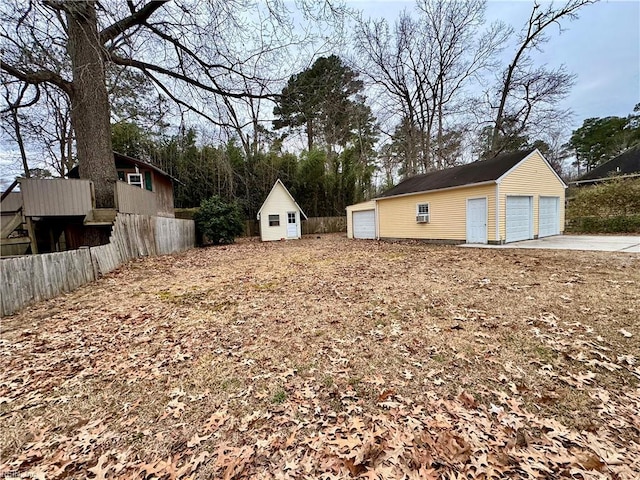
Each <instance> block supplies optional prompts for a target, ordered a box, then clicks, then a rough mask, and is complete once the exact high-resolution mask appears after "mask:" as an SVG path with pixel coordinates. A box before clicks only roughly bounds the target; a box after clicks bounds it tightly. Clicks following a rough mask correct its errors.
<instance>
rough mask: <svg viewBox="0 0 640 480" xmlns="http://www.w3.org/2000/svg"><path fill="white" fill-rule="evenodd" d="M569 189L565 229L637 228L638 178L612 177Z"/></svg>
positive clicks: (634, 230)
mask: <svg viewBox="0 0 640 480" xmlns="http://www.w3.org/2000/svg"><path fill="white" fill-rule="evenodd" d="M571 193H572V194H571ZM571 193H570V194H569V198H568V201H567V210H566V216H567V232H575V233H638V232H640V179H616V180H612V181H609V182H606V183H602V184H599V185H594V186H591V187H582V188H579V189H576V190H575V191H573V192H571Z"/></svg>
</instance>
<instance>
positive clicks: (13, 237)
mask: <svg viewBox="0 0 640 480" xmlns="http://www.w3.org/2000/svg"><path fill="white" fill-rule="evenodd" d="M114 158H115V164H116V170H117V172H118V179H117V180H115V179H114V195H115V208H96V205H95V196H94V193H93V182H91V181H90V180H86V179H80V178H78V176H79V175H78V169H77V167H76V168H74V169H72V170H71V171H70V172H69V178H68V179H65V178H52V179H38V178H20V179H18V180H16V181H15V182H14V183H13V184H12V185H11V187H10V188H9V189H8V190H7V191H6V192H4V193H3V194H2V199H1V200H0V202H1V204H0V210H1V211H2V216H1V220H2V224H1V226H2V230H1V234H0V246H1V247H2V250H1V253H2V255H3V256H5V255H23V254H25V253H28V252H31V253H45V252H56V251H62V250H70V249H75V248H78V247H80V246H82V245H83V243H84V241H83V238H85V236H84V234H83V232H86V231H87V230H89V229H91V230H92V231H93V232H94V233H95V235H94V238H95V239H97V242H98V244H99V243H107V242H108V239H109V235H110V232H111V227H112V225H113V222H114V220H115V218H116V215H117V214H118V213H131V214H139V215H149V216H160V217H174V216H175V215H174V208H173V181H176V180H175V179H174V178H172V177H171V176H170V175H169V174H167V173H166V172H163V171H162V170H160V169H159V168H157V167H156V166H154V165H151V164H149V163H146V162H143V161H142V160H138V159H135V158H131V157H128V156H126V155H121V154H119V153H114ZM18 185H19V188H20V190H19V191H17V190H15V187H17V186H18Z"/></svg>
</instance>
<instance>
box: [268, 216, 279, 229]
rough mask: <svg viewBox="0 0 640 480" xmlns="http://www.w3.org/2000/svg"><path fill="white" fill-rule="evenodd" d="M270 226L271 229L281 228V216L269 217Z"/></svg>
mask: <svg viewBox="0 0 640 480" xmlns="http://www.w3.org/2000/svg"><path fill="white" fill-rule="evenodd" d="M269 226H270V227H279V226H280V215H269Z"/></svg>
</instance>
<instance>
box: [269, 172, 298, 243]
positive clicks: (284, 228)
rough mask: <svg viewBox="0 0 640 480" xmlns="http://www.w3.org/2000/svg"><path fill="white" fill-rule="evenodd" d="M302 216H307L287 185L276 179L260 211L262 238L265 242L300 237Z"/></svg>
mask: <svg viewBox="0 0 640 480" xmlns="http://www.w3.org/2000/svg"><path fill="white" fill-rule="evenodd" d="M302 217H304V218H307V216H306V215H305V214H304V212H303V211H302V209H301V208H300V206H299V205H298V204H297V203H296V201H295V199H294V198H293V196H292V195H291V194H290V193H289V190H287V187H285V186H284V184H283V183H282V182H281V181H280V179H278V180H276V183H274V185H273V188H272V189H271V191H270V192H269V195H267V199H266V200H265V201H264V203H263V204H262V207H260V210H259V211H258V221H259V222H260V239H261V240H262V241H263V242H268V241H273V240H285V239H293V238H300V237H301V236H302V227H301V225H300V223H301V220H302Z"/></svg>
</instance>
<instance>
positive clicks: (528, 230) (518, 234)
mask: <svg viewBox="0 0 640 480" xmlns="http://www.w3.org/2000/svg"><path fill="white" fill-rule="evenodd" d="M532 220H533V218H532V213H531V197H516V196H507V208H506V223H507V238H506V241H507V243H508V242H518V241H520V240H529V239H530V238H533V227H532V225H533V222H532Z"/></svg>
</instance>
